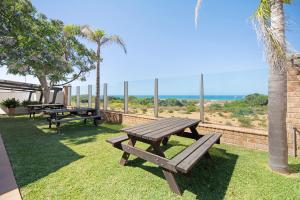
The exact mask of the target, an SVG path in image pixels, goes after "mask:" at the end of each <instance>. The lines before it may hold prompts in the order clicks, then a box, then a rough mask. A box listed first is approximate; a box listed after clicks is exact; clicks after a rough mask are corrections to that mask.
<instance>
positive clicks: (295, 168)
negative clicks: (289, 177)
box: [289, 164, 300, 174]
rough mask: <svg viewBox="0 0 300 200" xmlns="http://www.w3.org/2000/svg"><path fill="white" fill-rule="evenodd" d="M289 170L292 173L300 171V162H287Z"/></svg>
mask: <svg viewBox="0 0 300 200" xmlns="http://www.w3.org/2000/svg"><path fill="white" fill-rule="evenodd" d="M289 170H290V173H292V174H294V173H295V174H297V173H300V164H289Z"/></svg>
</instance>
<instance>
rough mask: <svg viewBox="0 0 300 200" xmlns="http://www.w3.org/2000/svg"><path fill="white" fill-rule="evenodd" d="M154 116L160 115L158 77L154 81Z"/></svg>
mask: <svg viewBox="0 0 300 200" xmlns="http://www.w3.org/2000/svg"><path fill="white" fill-rule="evenodd" d="M154 117H158V78H155V82H154Z"/></svg>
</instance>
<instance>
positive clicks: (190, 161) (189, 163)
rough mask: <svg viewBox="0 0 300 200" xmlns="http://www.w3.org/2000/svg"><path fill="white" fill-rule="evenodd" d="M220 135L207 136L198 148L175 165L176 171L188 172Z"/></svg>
mask: <svg viewBox="0 0 300 200" xmlns="http://www.w3.org/2000/svg"><path fill="white" fill-rule="evenodd" d="M220 137H221V135H219V134H214V135H213V136H212V137H211V138H209V139H208V140H207V141H206V142H205V143H204V144H202V145H201V146H200V147H199V148H198V149H196V150H195V151H194V152H193V153H191V154H190V155H189V156H188V157H187V158H186V159H184V160H183V161H182V162H181V163H179V164H178V165H177V166H176V169H177V170H178V171H181V172H183V173H188V172H189V171H190V169H191V168H192V167H193V166H194V165H195V164H196V163H197V161H198V160H199V159H200V158H201V157H202V156H203V155H204V154H205V153H206V152H207V151H208V150H209V149H210V148H211V147H212V146H213V145H214V144H215V143H216V141H217V140H219V139H220Z"/></svg>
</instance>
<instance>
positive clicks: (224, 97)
mask: <svg viewBox="0 0 300 200" xmlns="http://www.w3.org/2000/svg"><path fill="white" fill-rule="evenodd" d="M110 96H114V97H118V98H123V95H110ZM129 96H135V97H138V98H151V97H153V96H151V95H129ZM244 97H245V95H205V96H204V99H205V100H212V101H217V100H224V101H226V100H240V99H243V98H244ZM159 99H180V100H198V99H199V95H159Z"/></svg>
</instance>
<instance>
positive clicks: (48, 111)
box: [44, 108, 96, 113]
mask: <svg viewBox="0 0 300 200" xmlns="http://www.w3.org/2000/svg"><path fill="white" fill-rule="evenodd" d="M95 110H96V109H95V108H62V109H51V110H45V111H44V112H46V113H63V112H81V111H85V112H93V111H95Z"/></svg>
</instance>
